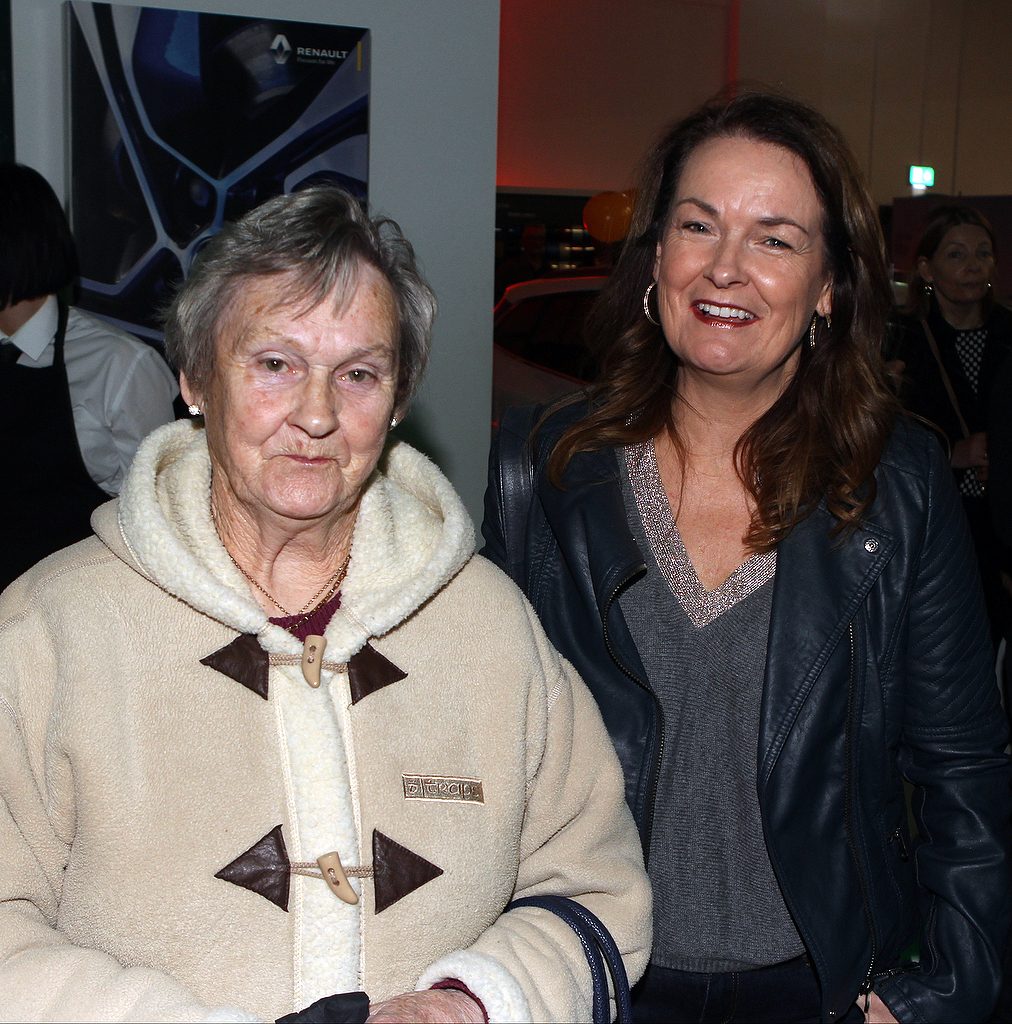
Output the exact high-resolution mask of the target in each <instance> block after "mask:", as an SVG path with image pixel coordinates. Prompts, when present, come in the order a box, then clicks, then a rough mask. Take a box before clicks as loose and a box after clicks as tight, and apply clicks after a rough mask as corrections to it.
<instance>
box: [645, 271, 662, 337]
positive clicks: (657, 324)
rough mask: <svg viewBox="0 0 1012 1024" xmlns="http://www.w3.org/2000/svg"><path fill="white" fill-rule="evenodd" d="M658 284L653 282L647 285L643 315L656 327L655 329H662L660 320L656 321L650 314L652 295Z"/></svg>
mask: <svg viewBox="0 0 1012 1024" xmlns="http://www.w3.org/2000/svg"><path fill="white" fill-rule="evenodd" d="M656 284H657V282H656V281H651V282H650V284H648V285H647V290H646V291H645V292H644V293H643V315H644V316H645V317H646V318H647V319H648V320H649V321H650V322H651V323H652V324H653V325H654V327H660V326H661V322H660V320H655V319H654V318H653V316H651V314H650V293H651V292H652V291H653V290H654V286H655V285H656Z"/></svg>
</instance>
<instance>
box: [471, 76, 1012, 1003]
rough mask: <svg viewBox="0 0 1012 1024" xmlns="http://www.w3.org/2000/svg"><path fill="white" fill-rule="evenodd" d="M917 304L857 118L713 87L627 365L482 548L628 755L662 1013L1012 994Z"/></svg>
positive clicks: (615, 344)
mask: <svg viewBox="0 0 1012 1024" xmlns="http://www.w3.org/2000/svg"><path fill="white" fill-rule="evenodd" d="M889 304H890V290H889V282H888V277H887V274H886V269H885V257H884V246H883V242H882V238H881V233H880V230H879V226H878V221H877V218H876V215H875V209H874V206H873V205H872V203H871V200H870V198H869V196H868V194H867V191H866V190H865V187H864V185H863V183H862V180H861V176H860V174H859V172H858V170H857V168H856V166H855V162H854V160H853V157H852V156H851V154H850V152H849V150H848V149H847V146H846V144H845V143H844V141H843V139H842V137H841V136H840V134H839V133H838V132H837V131H836V130H835V129H834V128H833V127H832V126H831V125H829V124H828V123H827V122H826V121H825V120H824V119H823V118H822V117H821V116H820V115H819V114H817V113H816V112H815V111H813V110H811V109H810V108H808V107H805V106H803V105H801V104H799V103H796V102H793V101H790V100H787V99H784V98H781V97H778V96H772V95H764V94H746V95H741V96H739V97H737V98H734V99H731V100H730V101H726V102H715V103H712V104H708V105H707V106H705V107H703V108H702V109H700V110H699V111H697V112H696V113H694V114H692V115H691V116H689V117H688V118H687V119H685V120H684V121H682V122H681V123H680V124H678V125H676V126H675V128H674V129H673V130H672V131H671V132H670V133H669V134H668V135H667V136H666V137H665V138H664V139H662V141H661V142H660V144H659V145H658V146H657V148H656V149H655V150H654V152H653V154H652V157H651V158H650V160H649V162H648V164H647V167H646V171H645V175H644V179H643V182H642V186H641V189H640V192H639V200H638V209H637V211H636V214H635V217H634V223H633V226H632V229H631V232H630V235H629V240H628V241H627V243H626V247H625V250H624V252H623V254H622V256H621V258H620V261H619V263H618V265H617V267H616V269H615V272H614V274H613V276H612V278H611V281H610V283H609V286H608V288H607V289H606V291H605V292H604V293H603V294H602V297H601V299H600V302H599V305H598V307H597V310H596V317H595V318H594V320H593V323H592V327H591V331H592V340H594V341H595V343H596V347H597V348H598V349H599V351H600V354H601V356H602V366H603V370H602V376H601V379H600V382H599V383H598V384H597V385H596V386H595V387H593V388H592V389H591V391H590V393H589V395H587V396H585V397H584V398H580V399H574V400H571V401H569V402H567V403H564V404H563V405H562V406H561V407H557V408H555V409H552V410H549V411H548V413H546V414H543V415H541V416H540V418H539V422H538V424H537V428H536V430H534V432H533V437H531V439H530V441H529V443H528V435H529V434H530V431H529V424H530V423H532V422H533V420H532V418H531V416H527V417H526V422H525V419H524V417H523V416H520V415H512V416H511V415H507V416H506V417H505V418H504V420H503V426H502V429H501V431H500V434H499V438H498V441H497V445H496V447H495V449H494V450H493V453H492V461H491V471H490V487H489V490H488V493H487V496H486V518H485V525H484V534H485V539H486V547H485V554H486V555H487V556H488V557H490V558H491V559H492V560H493V561H496V562H498V563H499V564H500V565H501V566H503V567H504V568H506V569H507V571H509V572H510V573H511V575H513V576H514V578H515V579H517V581H518V582H520V583H521V585H522V586H523V587H524V589H525V591H526V592H527V594H528V596H529V597H530V599H531V601H532V603H533V604H534V607H535V609H536V610H537V612H538V613H539V615H540V616H541V619H542V622H543V624H544V625H545V627H546V631H547V633H548V635H549V637H550V638H551V639H552V641H553V642H554V643H555V644H556V646H557V647H558V648H559V649H560V650H561V651H562V653H563V654H565V655H566V657H568V658H569V659H571V660H572V661H573V662H574V663H575V664H576V666H577V667H578V668H579V670H580V671H581V673H582V675H583V677H584V678H585V679H586V680H587V682H588V684H589V685H590V687H591V689H592V691H593V692H594V694H595V697H596V698H597V700H598V704H599V706H600V707H601V710H602V713H603V716H604V718H605V722H606V724H607V726H608V728H609V732H610V734H611V736H612V740H613V742H614V743H615V745H616V749H617V750H618V754H619V759H620V760H621V761H622V763H623V767H624V769H625V778H626V795H627V798H628V800H629V804H630V806H631V808H632V810H633V814H634V816H635V817H636V819H637V822H638V824H639V827H640V832H641V836H642V840H643V845H644V851H645V853H646V854H647V855H648V868H649V873H650V876H651V881H652V883H653V887H654V946H653V952H652V955H651V964H650V967H649V968H648V970H647V975H646V977H645V980H644V982H643V984H642V985H641V987H640V992H639V1002H638V1006H637V1009H638V1013H639V1017H640V1019H642V1020H669V1021H670V1020H679V1021H682V1020H685V1021H689V1020H692V1021H703V1020H707V1021H708V1020H725V1021H733V1020H748V1021H762V1020H769V1021H806V1020H828V1021H841V1020H847V1021H856V1020H870V1021H891V1020H894V1019H897V1020H925V1021H937V1020H981V1019H983V1018H984V1017H985V1016H986V1014H987V1013H988V1011H989V1009H990V1007H991V1003H992V1001H993V998H994V994H995V992H996V990H997V986H998V982H999V973H1000V969H999V965H1000V959H1001V948H1002V943H1003V942H1004V937H1005V933H1006V928H1007V924H1008V920H1009V886H1008V861H1007V850H1008V834H1007V831H1008V819H1009V809H1010V807H1009V774H1008V762H1007V759H1006V756H1005V754H1004V743H1005V728H1004V723H1003V718H1002V714H1001V710H1000V707H999V704H998V699H997V691H996V687H995V685H994V676H993V672H992V668H991V664H990V660H989V658H988V657H987V655H986V654H985V650H986V648H987V644H986V623H985V618H984V614H983V608H982V604H981V600H980V594H979V588H978V586H977V582H976V580H975V578H974V573H973V567H972V558H971V557H970V547H969V538H968V536H967V534H966V530H965V526H964V523H963V520H962V516H961V514H960V508H959V499H958V496H957V495H956V493H955V489H954V488H953V486H952V481H951V479H950V476H949V473H948V472H947V469H946V466H945V462H944V458H943V456H942V454H941V451H940V450H939V447H938V445H937V444H936V443H935V441H934V440H933V439H932V438H931V437H930V436H929V435H928V434H927V433H926V432H925V431H922V430H920V429H919V428H917V427H916V426H913V425H911V424H909V423H907V422H906V421H904V420H901V419H900V418H899V417H898V415H897V414H898V406H897V403H896V401H895V399H894V398H893V397H892V394H891V392H890V389H889V386H888V384H887V382H886V379H885V376H884V371H883V368H882V365H881V358H880V346H881V343H882V339H883V337H884V334H885V326H886V317H887V314H888V310H889ZM903 779H906V780H908V782H909V783H910V784H911V785H912V786H913V787H914V791H915V799H914V803H913V808H914V814H915V818H916V821H917V827H918V841H917V843H916V845H915V844H913V843H912V842H911V840H910V837H909V835H908V829H907V811H906V803H905V800H904V790H903ZM912 949H916V950H919V960H918V959H917V958H916V957H913V956H911V955H910V951H911V950H912Z"/></svg>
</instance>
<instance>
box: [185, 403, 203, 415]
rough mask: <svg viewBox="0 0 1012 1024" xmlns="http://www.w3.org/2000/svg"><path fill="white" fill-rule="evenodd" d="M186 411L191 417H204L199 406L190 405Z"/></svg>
mask: <svg viewBox="0 0 1012 1024" xmlns="http://www.w3.org/2000/svg"><path fill="white" fill-rule="evenodd" d="M186 411H187V412H188V413H189V414H190V415H191V416H200V415H202V414H201V411H200V406H199V405H188V406H187V407H186Z"/></svg>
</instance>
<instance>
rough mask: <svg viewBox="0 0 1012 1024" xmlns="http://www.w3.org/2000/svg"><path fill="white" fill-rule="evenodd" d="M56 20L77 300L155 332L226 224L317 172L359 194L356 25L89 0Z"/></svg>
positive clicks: (365, 127)
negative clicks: (64, 24)
mask: <svg viewBox="0 0 1012 1024" xmlns="http://www.w3.org/2000/svg"><path fill="white" fill-rule="evenodd" d="M67 21H68V36H69V97H68V109H69V115H70V146H69V161H70V166H69V174H68V180H69V182H70V217H71V225H72V227H73V231H74V237H75V238H76V240H77V243H78V248H79V251H80V257H81V294H80V297H79V300H78V305H80V306H82V307H83V308H85V309H88V310H91V311H92V312H94V313H97V314H99V315H101V316H103V317H106V318H107V319H110V320H113V321H114V322H116V323H118V324H119V325H120V326H122V327H124V328H126V329H127V330H129V331H132V332H133V333H135V334H137V335H139V336H141V337H145V338H149V339H158V338H160V331H159V326H158V325H159V311H160V310H161V309H163V308H164V306H165V304H166V302H167V301H168V299H169V298H170V296H171V294H172V291H173V289H174V287H175V285H176V284H177V283H178V281H179V280H180V279H181V278H183V277H185V275H186V274H187V272H188V271H189V267H190V264H191V263H192V261H193V258H194V256H195V255H196V254H197V253H198V252H199V250H200V247H201V246H202V245H203V244H204V242H205V241H206V240H207V239H208V238H209V237H211V235H213V234H214V233H215V232H216V231H218V230H219V228H220V227H221V225H222V224H223V223H224V222H225V221H228V220H234V219H236V218H237V217H238V216H240V215H241V214H243V213H245V212H246V211H247V210H249V209H251V208H252V207H254V206H257V205H258V204H260V203H261V202H263V201H264V200H265V199H268V198H270V197H271V196H274V195H278V194H279V193H282V192H292V191H295V190H297V189H298V188H300V187H303V186H305V185H307V184H310V183H312V182H316V181H320V180H327V181H334V182H337V183H339V184H341V185H343V186H344V187H345V188H347V189H348V190H349V191H350V192H352V193H353V194H354V195H356V196H358V197H359V198H361V199H363V200H364V199H365V198H366V190H367V182H368V137H369V67H370V52H369V33H368V30H366V29H362V28H352V27H346V26H336V25H319V24H308V23H303V22H292V21H281V20H278V19H274V18H246V17H236V16H233V15H225V14H201V13H196V12H191V11H177V10H165V9H160V8H149V7H131V6H126V5H123V4H109V3H93V2H90V0H70V2H69V3H68V4H67Z"/></svg>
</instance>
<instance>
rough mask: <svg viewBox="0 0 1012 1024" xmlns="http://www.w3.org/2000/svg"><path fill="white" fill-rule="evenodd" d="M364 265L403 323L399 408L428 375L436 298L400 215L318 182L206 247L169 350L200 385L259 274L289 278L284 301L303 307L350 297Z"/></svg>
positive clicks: (177, 314)
mask: <svg viewBox="0 0 1012 1024" xmlns="http://www.w3.org/2000/svg"><path fill="white" fill-rule="evenodd" d="M363 264H367V265H369V266H371V267H373V268H375V269H376V270H377V271H379V273H380V274H381V275H382V276H383V278H384V279H385V280H386V282H387V284H388V285H389V286H390V289H391V291H392V292H393V296H394V303H395V310H394V313H395V318H396V322H397V343H398V379H397V396H396V408H398V409H402V408H404V406H405V405H407V403H408V401H409V400H410V399H411V396H412V395H413V394H414V393H415V391H416V390H417V388H418V385H419V383H420V382H421V379H422V375H423V374H424V372H425V366H426V364H427V363H428V359H429V349H430V345H431V339H432V321H433V319H434V318H435V315H436V297H435V295H434V294H433V292H432V289H431V288H430V287H429V285H428V284H427V282H426V281H425V279H424V278H423V277H422V275H421V273H420V272H419V270H418V266H417V264H416V262H415V253H414V249H413V248H412V247H411V243H410V242H408V240H407V239H406V238H405V237H404V235H403V234H402V233H401V229H400V227H399V226H398V225H397V223H396V222H395V221H392V220H389V219H388V218H385V217H378V218H376V219H371V218H370V217H369V216H368V214H367V213H366V212H365V211H364V209H363V208H362V206H361V205H360V204H359V202H358V200H356V199H355V198H354V197H353V196H351V195H349V194H348V193H347V192H345V191H344V189H342V188H338V187H337V186H336V185H311V186H309V187H307V188H304V189H301V190H300V191H298V192H294V193H292V194H290V195H280V196H275V197H274V198H273V199H269V200H267V202H266V203H264V204H263V205H261V206H258V207H256V208H255V209H253V210H250V211H249V212H248V213H246V214H244V215H243V216H242V217H241V218H240V219H239V220H237V221H235V222H233V223H229V224H226V225H225V226H224V227H223V228H222V229H221V231H220V232H218V234H216V235H215V236H214V237H213V238H212V239H211V240H210V241H209V242H208V243H207V245H206V246H205V247H204V248H203V250H202V251H201V253H200V255H199V256H198V257H197V259H196V261H195V262H194V265H193V268H192V269H191V272H190V276H189V277H188V278H187V280H186V281H185V282H184V283H183V285H182V286H181V287H180V289H179V291H178V292H177V293H176V296H175V298H174V299H173V300H172V303H171V304H170V306H169V308H168V310H167V311H166V315H165V352H166V355H167V356H168V358H169V360H170V362H171V363H172V364H173V365H174V366H175V367H176V368H177V369H178V370H180V371H182V373H184V374H185V375H186V379H187V380H188V381H189V382H190V384H191V385H193V386H194V387H196V388H198V389H203V388H204V387H206V385H207V384H208V382H209V381H210V379H211V377H212V376H213V374H214V366H215V358H216V353H217V344H216V343H217V339H218V336H219V333H220V331H221V328H222V324H223V321H224V319H225V317H226V315H227V314H228V312H229V310H230V309H231V307H232V306H233V304H234V302H235V301H236V299H237V298H238V296H239V295H240V294H241V291H242V288H243V285H245V284H248V283H249V282H250V281H251V280H253V279H255V278H264V277H279V278H285V279H286V282H285V284H286V287H285V290H284V292H283V293H282V294H281V295H280V301H281V302H290V303H291V304H293V305H294V306H295V307H296V308H297V309H299V311H300V312H302V311H308V310H310V309H313V308H314V307H316V306H318V305H319V304H320V303H321V302H323V301H325V300H326V299H327V298H328V297H329V296H331V295H334V296H336V299H337V302H338V303H339V304H340V303H341V302H343V301H344V300H345V299H346V298H350V296H351V294H352V293H353V291H354V288H355V285H356V278H357V275H358V271H359V270H360V269H361V267H362V265H363Z"/></svg>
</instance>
